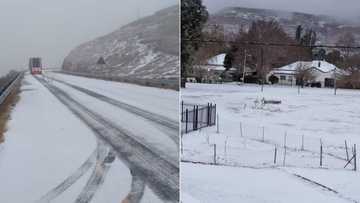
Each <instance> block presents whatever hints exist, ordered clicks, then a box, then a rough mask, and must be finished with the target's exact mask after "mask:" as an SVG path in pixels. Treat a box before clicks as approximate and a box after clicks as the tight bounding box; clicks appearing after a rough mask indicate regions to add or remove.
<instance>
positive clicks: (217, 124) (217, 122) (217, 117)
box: [216, 114, 220, 133]
mask: <svg viewBox="0 0 360 203" xmlns="http://www.w3.org/2000/svg"><path fill="white" fill-rule="evenodd" d="M216 120H217V121H216V133H219V132H220V130H219V114H217V115H216Z"/></svg>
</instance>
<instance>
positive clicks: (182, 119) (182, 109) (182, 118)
mask: <svg viewBox="0 0 360 203" xmlns="http://www.w3.org/2000/svg"><path fill="white" fill-rule="evenodd" d="M183 113H184V101H181V122H183V121H184V115H183Z"/></svg>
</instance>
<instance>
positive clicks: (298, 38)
mask: <svg viewBox="0 0 360 203" xmlns="http://www.w3.org/2000/svg"><path fill="white" fill-rule="evenodd" d="M302 31H303V28H302V26H301V25H298V26H297V28H296V34H295V39H296V41H297V42H299V43H300V41H301V36H302Z"/></svg>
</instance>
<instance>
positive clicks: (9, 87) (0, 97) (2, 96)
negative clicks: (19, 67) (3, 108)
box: [0, 72, 24, 105]
mask: <svg viewBox="0 0 360 203" xmlns="http://www.w3.org/2000/svg"><path fill="white" fill-rule="evenodd" d="M23 75H24V72H20V73H19V74H17V76H15V77H14V79H12V81H10V82H9V83H8V85H7V86H5V87H4V89H3V90H2V91H1V92H0V105H1V104H3V102H4V101H5V99H6V98H7V97H8V96H9V94H10V93H11V92H12V91H13V90H14V88H15V87H16V85H17V84H19V82H20V81H21V78H22V76H23Z"/></svg>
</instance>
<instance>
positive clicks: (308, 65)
mask: <svg viewBox="0 0 360 203" xmlns="http://www.w3.org/2000/svg"><path fill="white" fill-rule="evenodd" d="M299 67H304V68H305V69H316V70H318V71H320V72H323V73H329V72H332V71H334V69H335V70H336V72H338V73H343V71H342V70H341V69H339V68H338V67H336V66H335V65H334V64H331V63H328V62H326V61H318V60H314V61H297V62H294V63H291V64H289V65H286V66H283V67H280V68H276V69H273V70H272V71H271V72H272V73H284V74H295V72H296V70H297V69H298V68H299Z"/></svg>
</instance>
